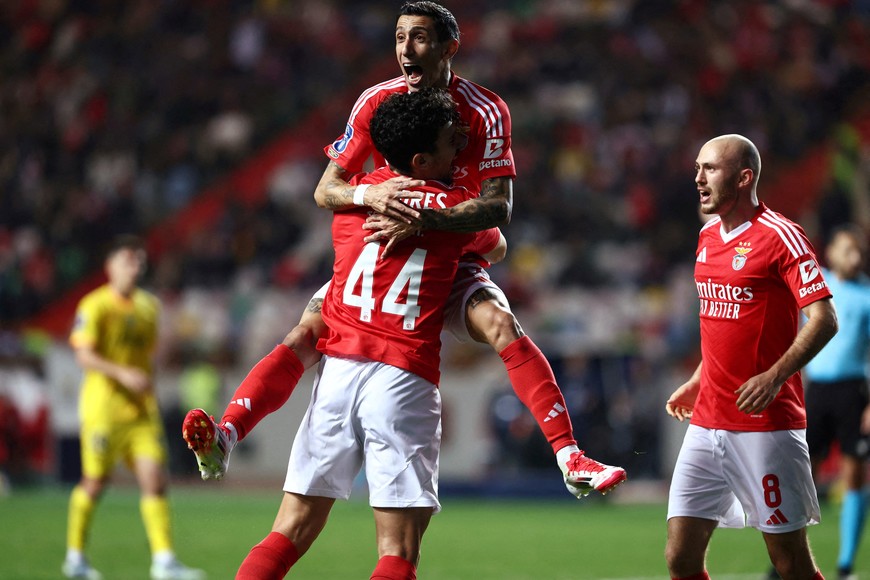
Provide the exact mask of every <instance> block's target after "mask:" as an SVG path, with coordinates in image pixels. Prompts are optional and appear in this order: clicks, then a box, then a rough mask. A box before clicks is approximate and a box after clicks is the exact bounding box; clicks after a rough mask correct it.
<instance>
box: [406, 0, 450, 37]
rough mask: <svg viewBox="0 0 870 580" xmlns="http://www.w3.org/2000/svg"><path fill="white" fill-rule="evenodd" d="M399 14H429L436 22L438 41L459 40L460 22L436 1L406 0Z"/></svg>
mask: <svg viewBox="0 0 870 580" xmlns="http://www.w3.org/2000/svg"><path fill="white" fill-rule="evenodd" d="M399 16H428V17H429V18H431V19H432V20H433V22H434V24H435V32H436V33H437V34H438V42H444V41H445V40H448V39H453V40H459V24H458V23H457V22H456V18H455V17H454V16H453V14H451V13H450V11H449V10H448V9H446V8H445V7H443V6H441V5H440V4H438V3H436V2H428V1H425V0H424V1H421V2H405V3H404V4H402V7H401V8H399Z"/></svg>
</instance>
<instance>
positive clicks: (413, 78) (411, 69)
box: [402, 64, 423, 85]
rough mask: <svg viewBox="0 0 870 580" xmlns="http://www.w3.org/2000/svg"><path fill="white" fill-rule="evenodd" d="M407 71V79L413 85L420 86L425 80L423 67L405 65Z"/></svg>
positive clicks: (403, 66)
mask: <svg viewBox="0 0 870 580" xmlns="http://www.w3.org/2000/svg"><path fill="white" fill-rule="evenodd" d="M402 68H403V69H404V70H405V78H407V79H408V82H409V83H410V84H412V85H416V84H419V83H420V81H422V80H423V67H422V66H420V65H419V64H403V65H402Z"/></svg>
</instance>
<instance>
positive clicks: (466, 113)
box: [324, 74, 517, 196]
mask: <svg viewBox="0 0 870 580" xmlns="http://www.w3.org/2000/svg"><path fill="white" fill-rule="evenodd" d="M447 90H448V91H449V92H450V94H451V96H452V97H453V100H455V101H456V103H457V105H458V110H459V117H460V118H461V122H462V131H463V132H464V133H465V134H466V135H467V136H468V145H467V146H466V147H465V148H464V149H463V150H462V151H460V152H459V154H458V155H457V156H456V159H455V160H454V161H453V164H454V165H453V183H454V184H456V185H460V186H463V187H466V188H467V189H469V190H471V191H472V192H473V193H474V195H475V196H477V195H478V194H479V193H480V187H481V183H483V181H484V180H486V179H491V178H493V177H510V178H515V177H516V175H517V172H516V168H515V167H514V155H513V153H512V152H511V115H510V112H509V111H508V107H507V105H506V104H505V102H504V101H502V100H501V98H500V97H499V96H498V95H497V94H495V93H494V92H492V91H490V90H488V89H485V88H483V87H481V86H480V85H477V84H475V83H473V82H471V81H468V80H465V79H463V78H460V77H458V76H456V75H455V74H452V76H451V79H450V84H449V86H448V87H447ZM407 92H408V85H407V83H405V77H397V78H395V79H393V80H389V81H386V82H383V83H381V84H379V85H375V86H373V87H371V88H370V89H368V90H366V91H363V93H362V94H361V95H360V97H359V98H358V99H357V101H356V104H354V106H353V109H352V110H351V113H350V118H349V119H348V121H347V128H346V130H345V132H344V134H343V135H341V136H340V137H339V138H338V139H337V140H336V141H335V142H334V143H332V144H331V145H328V146H327V147H325V148H324V151H325V152H326V154H327V155H328V156H329V158H330V159H332V160H334V161H335V162H336V163H338V164H339V165H340V166H341V167H342V169H344V170H345V171H347V172H348V173H352V174H353V173H359V172H360V171H362V170H363V164H364V163H365V162H366V160H367V159H368V158H369V157H373V158H374V161H375V167H381V166H384V165H386V162H385V160H384V157H383V156H382V155H381V154H380V153H378V152H377V151H376V150H375V146H374V144H373V143H372V138H371V134H370V133H369V127H370V125H371V120H372V116H373V115H374V113H375V110H377V108H378V105H380V104H381V103H382V102H383V101H384V99H386V98H387V97H389V96H390V95H392V94H393V93H407Z"/></svg>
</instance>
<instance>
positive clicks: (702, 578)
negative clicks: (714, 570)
mask: <svg viewBox="0 0 870 580" xmlns="http://www.w3.org/2000/svg"><path fill="white" fill-rule="evenodd" d="M671 580H710V575H709V574H707V571H706V570H704V571H703V572H701V573H699V574H692V575H691V576H683V577H682V578H675V577H673V576H671Z"/></svg>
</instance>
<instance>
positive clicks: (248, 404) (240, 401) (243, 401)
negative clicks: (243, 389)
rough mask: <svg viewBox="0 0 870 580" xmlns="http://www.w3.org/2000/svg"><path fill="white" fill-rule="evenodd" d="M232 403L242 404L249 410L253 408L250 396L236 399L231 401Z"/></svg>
mask: <svg viewBox="0 0 870 580" xmlns="http://www.w3.org/2000/svg"><path fill="white" fill-rule="evenodd" d="M230 404H231V405H241V406H242V407H244V408H245V409H247V410H248V411H250V410H251V399H249V398H248V397H245V398H243V399H235V400H234V401H230Z"/></svg>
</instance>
